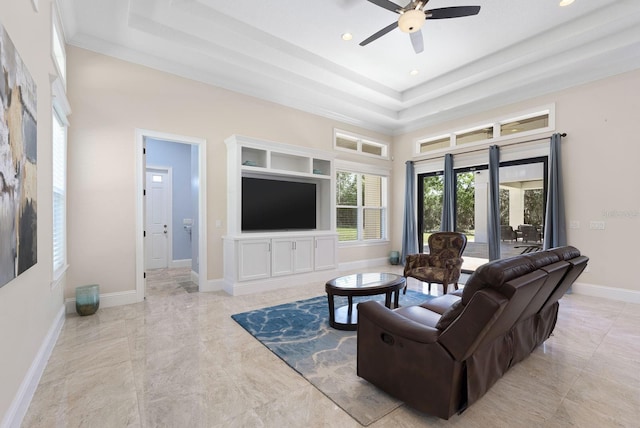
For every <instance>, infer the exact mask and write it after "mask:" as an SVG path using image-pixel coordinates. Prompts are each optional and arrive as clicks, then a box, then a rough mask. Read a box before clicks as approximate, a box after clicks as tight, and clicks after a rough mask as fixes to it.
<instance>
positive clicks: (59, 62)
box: [51, 7, 67, 86]
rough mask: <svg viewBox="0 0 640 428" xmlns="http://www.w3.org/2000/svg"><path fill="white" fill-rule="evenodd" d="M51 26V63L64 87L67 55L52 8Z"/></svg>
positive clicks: (56, 17)
mask: <svg viewBox="0 0 640 428" xmlns="http://www.w3.org/2000/svg"><path fill="white" fill-rule="evenodd" d="M52 20H53V25H52V37H51V43H52V45H51V57H52V58H53V63H54V64H55V66H56V69H57V70H58V76H59V77H60V79H62V82H63V85H65V86H66V82H67V53H66V52H65V48H64V35H63V33H62V26H61V25H60V22H59V20H58V13H57V11H56V10H55V7H54V13H53V17H52Z"/></svg>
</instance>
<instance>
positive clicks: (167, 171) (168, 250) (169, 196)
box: [143, 165, 173, 269]
mask: <svg viewBox="0 0 640 428" xmlns="http://www.w3.org/2000/svg"><path fill="white" fill-rule="evenodd" d="M152 171H159V172H160V173H164V174H167V183H168V186H167V188H166V190H167V195H166V196H167V206H166V207H165V208H166V209H167V224H168V225H170V227H169V228H168V231H167V248H166V254H165V257H166V258H167V267H168V268H170V267H171V266H172V262H173V168H171V167H168V166H155V165H146V166H145V170H144V172H145V181H146V175H147V173H149V172H152ZM145 184H146V183H145ZM145 187H146V186H145ZM145 203H146V201H145ZM144 209H145V218H144V225H143V227H144V230H146V229H147V228H146V226H147V218H146V217H147V216H146V209H147V205H145V208H144ZM143 235H144V234H143ZM144 238H146V237H143V239H144ZM144 249H145V254H144V257H145V260H144V264H145V269H146V265H147V259H146V257H147V251H148V248H147V247H146V244H145V248H144Z"/></svg>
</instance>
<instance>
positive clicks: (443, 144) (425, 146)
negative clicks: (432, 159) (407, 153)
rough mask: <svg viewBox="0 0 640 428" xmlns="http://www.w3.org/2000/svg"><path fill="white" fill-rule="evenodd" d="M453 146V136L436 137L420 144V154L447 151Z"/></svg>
mask: <svg viewBox="0 0 640 428" xmlns="http://www.w3.org/2000/svg"><path fill="white" fill-rule="evenodd" d="M450 145H451V136H450V135H447V136H445V137H435V138H432V139H429V140H425V141H422V142H420V143H419V145H418V147H419V152H420V153H424V152H430V151H432V150H437V149H445V148H447V147H449V146H450Z"/></svg>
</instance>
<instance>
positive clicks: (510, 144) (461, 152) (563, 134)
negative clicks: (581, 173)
mask: <svg viewBox="0 0 640 428" xmlns="http://www.w3.org/2000/svg"><path fill="white" fill-rule="evenodd" d="M552 136H553V135H549V136H548V137H540V138H534V139H532V140H525V141H514V142H513V143H507V144H502V145H501V146H500V147H501V148H502V147H507V146H514V145H516V144H524V143H534V142H536V141H544V140H548V139H549V138H551V137H552ZM560 136H561V137H566V136H567V133H566V132H563V133H561V134H560ZM488 149H489V147H482V148H478V149H472V150H461V151H459V152H457V153H455V154H457V155H459V154H467V153H473V152H481V151H483V150H488ZM443 157H444V155H440V156H435V157H432V158H427V159H419V160H416V161H414V163H415V162H426V161H431V160H434V159H438V158H443Z"/></svg>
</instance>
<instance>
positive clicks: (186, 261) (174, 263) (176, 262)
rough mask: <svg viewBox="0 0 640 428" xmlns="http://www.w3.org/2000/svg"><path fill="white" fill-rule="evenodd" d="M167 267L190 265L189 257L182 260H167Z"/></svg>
mask: <svg viewBox="0 0 640 428" xmlns="http://www.w3.org/2000/svg"><path fill="white" fill-rule="evenodd" d="M169 267H170V268H185V267H191V259H184V260H171V261H170V262H169Z"/></svg>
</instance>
